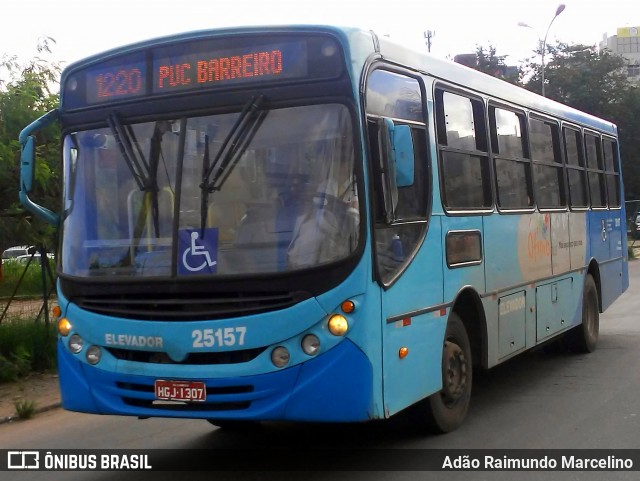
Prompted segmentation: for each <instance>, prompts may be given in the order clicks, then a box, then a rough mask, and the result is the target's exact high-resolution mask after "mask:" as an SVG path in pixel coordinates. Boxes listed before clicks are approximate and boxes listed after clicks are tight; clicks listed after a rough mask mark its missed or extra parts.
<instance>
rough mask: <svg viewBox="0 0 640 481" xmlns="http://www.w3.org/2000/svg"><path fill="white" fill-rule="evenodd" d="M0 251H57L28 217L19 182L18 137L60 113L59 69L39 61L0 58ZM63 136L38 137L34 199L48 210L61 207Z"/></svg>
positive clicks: (43, 49)
mask: <svg viewBox="0 0 640 481" xmlns="http://www.w3.org/2000/svg"><path fill="white" fill-rule="evenodd" d="M51 43H53V39H51V38H45V39H43V40H41V42H40V44H39V45H38V53H39V54H43V53H50V52H51V49H50V45H51ZM0 71H3V72H6V74H7V76H8V79H7V80H0V251H2V250H4V249H6V248H7V247H9V246H11V245H17V244H42V245H44V246H46V247H48V248H49V249H53V247H54V245H55V240H56V237H55V232H54V229H53V228H52V227H51V226H48V225H46V224H45V223H44V222H42V221H40V220H38V219H36V218H35V217H33V216H32V215H31V214H30V213H28V212H27V211H26V210H25V209H24V208H23V207H22V205H21V204H20V202H19V199H18V191H19V178H20V145H19V143H18V136H19V134H20V131H21V130H22V129H23V128H24V127H26V126H27V125H28V124H30V123H31V122H33V121H34V120H35V119H37V118H38V117H40V116H41V115H43V114H44V113H46V112H48V111H49V110H52V109H54V108H56V107H57V105H58V102H59V95H58V93H57V91H54V88H56V87H57V85H58V78H59V74H60V66H59V65H58V64H56V63H51V62H49V61H47V60H46V59H44V58H42V57H40V56H38V57H35V58H34V59H32V60H31V61H29V62H28V63H27V64H25V65H20V63H19V62H18V61H17V59H16V57H15V56H13V57H8V56H3V57H2V58H0ZM59 152H60V132H59V128H58V127H57V126H51V127H48V128H46V129H44V130H42V131H40V132H39V133H38V138H37V149H36V156H37V157H38V162H37V165H36V176H35V190H34V196H35V197H36V198H37V199H38V202H39V203H41V204H43V205H45V206H49V207H51V206H55V205H57V204H58V202H59V200H58V199H59V195H60V182H59V168H58V163H59Z"/></svg>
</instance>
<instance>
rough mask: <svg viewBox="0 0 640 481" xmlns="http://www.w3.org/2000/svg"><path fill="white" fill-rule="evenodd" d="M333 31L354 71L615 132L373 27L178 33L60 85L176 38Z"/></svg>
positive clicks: (109, 54) (112, 53)
mask: <svg viewBox="0 0 640 481" xmlns="http://www.w3.org/2000/svg"><path fill="white" fill-rule="evenodd" d="M295 32H300V33H302V32H310V33H322V32H324V33H330V34H333V35H335V36H337V37H338V38H339V39H340V40H341V41H342V42H343V43H344V44H345V45H348V47H349V48H348V52H347V55H348V58H347V61H348V62H351V65H354V66H355V71H354V73H356V74H357V73H358V72H359V71H361V70H362V68H363V67H364V66H365V64H366V62H367V60H368V59H370V58H371V57H372V56H375V55H379V56H381V57H382V58H383V59H386V60H388V61H390V62H393V63H396V64H399V65H402V66H404V67H407V68H410V69H413V70H416V71H418V72H420V73H422V74H425V75H430V76H432V77H434V78H436V79H441V80H443V81H447V82H449V83H452V84H454V85H457V86H459V87H461V88H465V89H469V90H472V91H474V92H476V93H478V94H484V95H489V96H491V97H493V98H495V99H499V100H502V101H504V102H507V103H510V104H514V105H518V106H520V107H522V108H527V109H534V110H536V111H538V112H540V113H545V114H549V115H553V116H556V117H560V118H563V119H565V120H568V121H573V122H576V123H580V124H582V125H585V126H590V127H592V128H594V129H598V130H600V131H603V132H606V133H609V134H612V135H616V133H617V128H616V126H615V125H614V124H613V123H611V122H608V121H606V120H603V119H600V118H597V117H595V116H592V115H589V114H587V113H585V112H582V111H579V110H577V109H574V108H572V107H569V106H567V105H564V104H561V103H559V102H556V101H554V100H551V99H548V98H545V97H542V96H540V95H537V94H535V93H533V92H530V91H528V90H526V89H524V88H521V87H518V86H516V85H513V84H510V83H508V82H505V81H503V80H500V79H498V78H495V77H492V76H490V75H487V74H484V73H482V72H479V71H477V70H474V69H472V68H469V67H466V66H464V65H461V64H458V63H455V62H452V61H451V60H443V59H440V58H437V57H435V56H433V55H431V54H429V53H426V52H420V51H418V50H415V49H413V48H411V47H408V46H406V45H402V44H400V43H397V42H395V41H394V40H392V39H390V38H388V37H384V36H378V35H376V33H375V32H373V31H367V30H363V29H360V28H352V27H338V26H329V25H281V26H278V25H273V26H251V27H233V28H222V29H212V30H196V31H191V32H185V33H180V34H174V35H168V36H164V37H158V38H153V39H148V40H144V41H141V42H137V43H133V44H129V45H124V46H121V47H117V48H115V49H112V50H108V51H105V52H102V53H99V54H96V55H93V56H90V57H87V58H85V59H82V60H79V61H77V62H74V63H72V64H70V65H69V66H68V67H67V68H65V70H64V72H63V73H62V78H61V85H64V82H65V79H66V78H67V77H68V76H69V75H70V74H71V73H73V72H74V71H75V70H77V69H79V68H83V67H86V66H89V65H91V64H94V63H97V62H101V61H105V60H108V59H110V58H113V57H117V56H119V55H125V54H128V53H131V52H134V51H137V50H140V49H144V48H148V47H152V46H153V47H157V46H159V45H167V44H170V43H173V42H181V41H188V40H195V39H201V38H206V37H217V36H229V35H241V34H247V33H250V34H254V33H274V34H279V33H295Z"/></svg>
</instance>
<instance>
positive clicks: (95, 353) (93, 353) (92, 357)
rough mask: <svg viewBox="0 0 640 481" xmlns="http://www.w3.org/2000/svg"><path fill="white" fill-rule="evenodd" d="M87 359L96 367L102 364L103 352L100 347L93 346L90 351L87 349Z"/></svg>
mask: <svg viewBox="0 0 640 481" xmlns="http://www.w3.org/2000/svg"><path fill="white" fill-rule="evenodd" d="M86 357H87V362H88V363H89V364H92V365H96V364H98V363H99V362H100V358H101V357H102V351H101V350H100V348H99V347H98V346H91V347H90V348H89V349H87V354H86Z"/></svg>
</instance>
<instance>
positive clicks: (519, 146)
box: [489, 106, 533, 210]
mask: <svg viewBox="0 0 640 481" xmlns="http://www.w3.org/2000/svg"><path fill="white" fill-rule="evenodd" d="M524 126H525V118H524V114H523V113H521V112H514V111H510V110H506V109H503V108H498V107H494V106H491V107H490V108H489V127H490V131H491V150H492V153H493V154H494V158H493V162H494V170H495V177H496V192H497V202H498V207H499V208H500V209H503V210H508V209H528V208H531V207H532V206H533V186H532V184H531V161H530V160H529V158H528V157H529V156H528V153H527V149H526V140H525V135H524V133H525V130H526V129H525V128H524Z"/></svg>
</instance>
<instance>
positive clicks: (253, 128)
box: [200, 95, 268, 235]
mask: <svg viewBox="0 0 640 481" xmlns="http://www.w3.org/2000/svg"><path fill="white" fill-rule="evenodd" d="M263 102H264V95H259V96H257V97H256V96H253V97H251V98H250V99H249V101H248V102H247V103H246V104H245V105H244V107H243V108H242V111H241V112H240V115H239V116H238V119H237V120H236V122H235V123H234V124H233V127H231V129H230V130H229V133H228V134H227V136H226V137H225V139H224V141H223V142H222V146H221V147H220V150H219V151H218V153H217V155H216V157H215V158H214V159H213V162H211V158H210V155H209V136H206V137H205V148H204V154H203V157H202V182H201V184H200V190H201V202H200V231H201V232H202V235H204V228H205V225H206V222H207V207H208V204H209V194H211V193H213V192H215V191H220V190H221V189H222V186H223V185H224V183H225V182H226V180H227V179H228V178H229V175H231V172H232V171H233V168H234V167H235V165H236V164H237V163H238V161H239V160H240V158H241V157H242V154H244V152H245V150H246V149H247V147H248V146H249V144H250V143H251V140H252V139H253V136H254V135H255V134H256V132H257V131H258V129H259V128H260V125H261V124H262V122H263V121H264V119H265V117H266V116H267V113H268V111H267V112H265V111H262V112H258V110H259V109H260V107H261V106H262V103H263ZM214 171H215V175H214V176H213V179H211V180H210V178H211V175H212V174H213V173H214Z"/></svg>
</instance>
